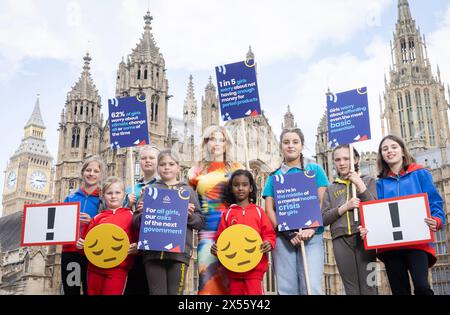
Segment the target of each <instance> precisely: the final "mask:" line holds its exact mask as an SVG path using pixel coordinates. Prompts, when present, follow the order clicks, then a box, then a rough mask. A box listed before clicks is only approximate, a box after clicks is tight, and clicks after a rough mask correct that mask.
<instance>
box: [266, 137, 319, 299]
mask: <svg viewBox="0 0 450 315" xmlns="http://www.w3.org/2000/svg"><path fill="white" fill-rule="evenodd" d="M304 143H305V137H304V136H303V133H302V131H301V130H300V129H298V128H295V129H285V130H283V132H282V133H281V136H280V151H281V153H282V155H283V163H282V164H281V166H280V168H279V169H278V170H276V171H275V172H273V173H272V174H271V175H284V174H293V173H298V172H305V171H313V172H314V174H315V179H316V186H317V191H318V195H319V201H320V204H322V200H323V195H324V193H325V190H326V187H327V186H328V179H327V176H326V175H325V172H324V170H323V169H322V167H320V166H319V165H317V164H314V163H307V164H306V165H305V162H304V158H303V154H302V150H303V145H304ZM274 196H275V193H274V188H273V176H269V178H268V180H267V182H266V187H265V189H264V192H263V197H264V198H265V201H266V206H265V208H266V213H267V215H268V216H269V219H270V221H271V223H272V226H273V227H274V228H277V226H278V223H277V218H276V215H275V207H274V204H275V203H274ZM323 230H324V229H323V228H322V227H321V228H311V229H303V230H301V231H287V232H281V233H278V236H277V247H276V249H275V250H274V253H273V256H272V257H273V261H274V267H275V274H276V278H277V287H278V293H279V294H289V295H298V294H303V295H306V294H307V288H306V277H305V272H304V267H303V257H302V251H301V248H300V246H301V242H302V241H304V242H305V251H306V260H307V263H308V267H309V272H308V274H309V279H310V283H311V293H312V294H314V295H320V294H322V278H323V262H324V250H323V236H322V233H323Z"/></svg>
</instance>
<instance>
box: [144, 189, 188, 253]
mask: <svg viewBox="0 0 450 315" xmlns="http://www.w3.org/2000/svg"><path fill="white" fill-rule="evenodd" d="M189 196H190V195H189V192H188V191H186V190H178V189H159V188H154V187H148V188H147V189H146V190H145V197H144V208H143V209H142V218H141V227H140V230H139V242H138V249H140V250H154V251H164V252H172V253H183V252H184V244H185V240H186V226H187V215H188V206H189Z"/></svg>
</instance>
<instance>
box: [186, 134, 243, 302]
mask: <svg viewBox="0 0 450 315" xmlns="http://www.w3.org/2000/svg"><path fill="white" fill-rule="evenodd" d="M231 146H232V141H231V137H230V136H229V134H228V131H227V130H226V129H225V128H224V127H221V126H211V127H208V128H207V129H205V132H204V134H203V144H202V150H203V157H202V161H201V162H200V163H199V164H198V165H196V166H194V167H192V168H191V169H190V170H189V174H188V176H189V183H190V184H191V185H192V186H193V187H194V188H195V190H196V192H197V194H198V200H199V201H200V206H201V209H202V213H203V215H204V216H205V217H206V225H205V227H204V229H203V230H201V231H199V244H198V255H197V256H198V266H199V278H200V283H199V288H198V294H201V295H206V294H215V295H219V294H228V278H227V272H226V270H225V269H224V268H223V267H222V265H221V264H220V263H219V261H218V260H217V257H216V256H214V255H212V254H211V252H210V248H211V245H212V244H213V243H214V242H215V236H216V232H217V229H218V227H219V223H220V217H221V215H222V212H223V211H225V210H226V209H227V207H226V205H225V204H224V188H225V186H226V183H227V181H228V178H229V177H230V176H231V174H232V173H233V172H234V171H235V170H237V169H241V168H243V166H242V165H241V164H239V163H234V162H232V159H231V152H232V147H231Z"/></svg>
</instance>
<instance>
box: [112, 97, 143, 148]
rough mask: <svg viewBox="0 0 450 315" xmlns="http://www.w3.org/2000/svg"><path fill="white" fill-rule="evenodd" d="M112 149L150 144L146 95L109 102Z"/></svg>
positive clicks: (115, 99)
mask: <svg viewBox="0 0 450 315" xmlns="http://www.w3.org/2000/svg"><path fill="white" fill-rule="evenodd" d="M108 109H109V134H110V146H111V149H115V148H116V149H118V148H128V147H135V146H141V145H145V144H148V143H150V141H149V136H148V124H147V106H146V102H145V95H138V96H130V97H124V98H113V99H109V100H108Z"/></svg>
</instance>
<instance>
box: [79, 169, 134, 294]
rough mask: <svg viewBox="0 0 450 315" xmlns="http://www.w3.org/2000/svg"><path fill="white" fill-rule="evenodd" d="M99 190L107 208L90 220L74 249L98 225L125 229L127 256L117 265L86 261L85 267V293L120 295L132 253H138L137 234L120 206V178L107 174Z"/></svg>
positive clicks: (128, 212)
mask: <svg viewBox="0 0 450 315" xmlns="http://www.w3.org/2000/svg"><path fill="white" fill-rule="evenodd" d="M102 191H103V197H104V199H105V204H106V209H105V210H103V211H102V212H100V213H99V214H98V215H96V216H95V217H94V218H93V219H92V221H91V222H90V224H89V226H88V228H87V229H86V230H85V231H84V233H83V238H82V239H79V240H78V242H77V248H78V249H83V248H84V238H85V237H86V235H87V234H88V233H89V231H90V230H92V229H93V228H94V227H96V226H98V225H100V224H105V223H109V224H115V225H117V226H118V227H120V228H121V229H123V230H124V231H125V233H126V234H127V235H128V239H129V241H130V249H129V250H128V257H127V258H126V259H125V260H124V261H123V262H122V263H121V264H120V265H119V266H117V267H114V268H110V269H103V268H100V267H97V266H95V265H93V264H92V263H91V262H89V264H88V270H87V286H88V295H123V292H124V290H125V285H126V283H127V277H128V271H129V270H130V269H131V267H132V266H133V260H134V259H133V256H131V255H132V254H135V253H137V244H136V240H137V239H138V235H137V233H136V232H134V231H133V230H132V219H133V213H132V212H131V210H130V209H128V208H122V204H123V201H124V199H125V186H124V183H123V181H122V180H121V179H120V178H117V177H109V178H108V179H107V180H106V181H105V183H104V184H103V188H102Z"/></svg>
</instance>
